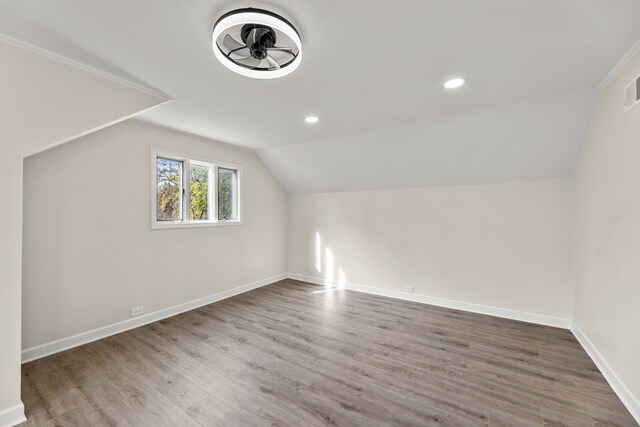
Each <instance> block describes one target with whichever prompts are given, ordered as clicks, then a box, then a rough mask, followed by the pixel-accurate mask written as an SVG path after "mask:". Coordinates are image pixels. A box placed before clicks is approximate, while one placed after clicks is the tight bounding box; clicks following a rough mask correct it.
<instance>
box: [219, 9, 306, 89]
mask: <svg viewBox="0 0 640 427" xmlns="http://www.w3.org/2000/svg"><path fill="white" fill-rule="evenodd" d="M213 52H214V54H215V55H216V57H217V58H218V60H220V62H222V64H223V65H224V66H225V67H227V68H228V69H230V70H232V71H235V72H236V73H238V74H241V75H243V76H246V77H253V78H256V79H274V78H277V77H282V76H286V75H287V74H290V73H291V72H293V70H295V69H296V68H297V67H298V65H300V61H301V60H302V41H301V40H300V35H299V34H298V31H297V30H296V29H295V27H294V26H293V25H291V23H290V22H289V21H287V20H286V19H284V18H283V17H281V16H279V15H276V14H275V13H272V12H269V11H267V10H262V9H254V8H245V9H237V10H234V11H231V12H229V13H225V14H224V15H222V16H221V17H220V19H218V21H217V22H216V23H215V25H214V26H213Z"/></svg>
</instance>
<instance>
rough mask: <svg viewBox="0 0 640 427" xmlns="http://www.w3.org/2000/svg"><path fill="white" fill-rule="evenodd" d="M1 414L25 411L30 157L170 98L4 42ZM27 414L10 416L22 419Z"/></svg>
mask: <svg viewBox="0 0 640 427" xmlns="http://www.w3.org/2000/svg"><path fill="white" fill-rule="evenodd" d="M0 63H1V64H2V66H0V94H2V96H1V98H0V151H1V153H2V154H1V155H0V182H2V209H0V379H1V380H0V413H2V412H3V411H4V410H5V409H6V408H12V407H14V406H16V405H20V310H21V309H20V295H21V291H20V269H21V255H22V251H21V243H22V242H21V240H22V239H21V234H22V233H21V223H22V158H23V157H24V156H25V155H26V154H27V153H32V152H34V151H38V150H42V149H45V148H47V147H49V146H52V145H55V144H58V143H60V142H63V141H65V140H67V139H68V138H72V137H73V136H75V135H78V134H82V133H85V132H88V131H90V130H92V129H95V128H97V127H100V126H103V125H105V124H106V123H111V122H113V121H117V120H119V119H121V118H122V117H124V116H129V115H131V114H134V113H136V112H138V111H140V110H143V109H147V108H150V107H152V106H154V105H157V104H158V103H162V102H164V101H165V100H166V99H160V98H158V97H156V96H154V95H151V94H148V93H142V92H139V91H137V90H134V89H133V88H131V87H126V86H123V85H121V84H118V83H115V82H113V81H111V80H107V79H104V78H102V77H98V76H96V75H93V74H90V73H87V72H85V71H81V70H78V69H76V68H73V67H70V66H68V65H64V64H61V63H59V62H56V61H52V60H50V59H47V58H44V57H42V56H39V55H36V54H33V53H31V52H27V51H25V50H23V49H20V48H17V47H15V46H11V45H9V44H6V43H3V42H0ZM19 415H20V414H19V411H15V412H12V413H9V414H6V417H5V418H3V420H2V421H3V422H4V420H7V422H9V419H11V417H14V418H13V420H16V419H18V418H15V417H17V416H19Z"/></svg>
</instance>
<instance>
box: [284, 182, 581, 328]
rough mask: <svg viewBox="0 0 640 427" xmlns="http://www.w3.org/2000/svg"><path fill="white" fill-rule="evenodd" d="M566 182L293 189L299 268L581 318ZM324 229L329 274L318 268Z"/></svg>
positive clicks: (293, 259)
mask: <svg viewBox="0 0 640 427" xmlns="http://www.w3.org/2000/svg"><path fill="white" fill-rule="evenodd" d="M569 190H570V186H569V183H568V182H566V181H556V182H543V183H523V184H504V185H491V186H471V187H446V188H427V189H409V190H389V191H371V192H352V193H330V194H313V195H299V196H291V197H290V201H289V218H290V220H289V252H288V269H289V271H290V272H293V273H298V274H304V275H310V276H321V277H326V275H327V273H328V272H327V268H326V267H327V266H326V264H327V262H326V258H327V256H326V255H327V253H326V251H327V249H328V250H329V251H330V252H331V254H332V256H333V271H330V272H329V273H328V274H332V275H333V277H334V278H335V279H339V276H340V270H342V272H343V274H344V276H345V278H346V281H347V282H350V283H355V284H360V285H368V286H374V287H380V288H387V289H394V290H402V287H403V285H412V286H414V287H415V292H416V293H420V294H425V295H428V296H432V297H440V298H447V299H452V300H458V301H462V302H470V303H475V304H483V305H488V306H494V307H500V308H507V309H511V310H519V311H524V312H529V313H535V314H542V315H549V316H556V317H561V318H566V319H569V318H571V226H570V216H571V214H570V196H569ZM316 233H318V234H319V236H320V238H321V245H322V256H323V261H322V271H321V272H319V271H317V269H316V241H315V239H316V237H315V236H316Z"/></svg>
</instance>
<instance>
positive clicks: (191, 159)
mask: <svg viewBox="0 0 640 427" xmlns="http://www.w3.org/2000/svg"><path fill="white" fill-rule="evenodd" d="M158 157H160V158H163V159H168V160H175V161H179V162H182V181H183V182H182V183H181V186H182V188H181V190H182V193H183V196H182V197H184V198H183V200H182V218H183V219H182V220H181V221H158V220H157V219H156V209H157V202H158V199H157V185H158V183H157V171H156V167H157V159H158ZM192 163H193V164H196V165H204V166H211V173H210V174H209V188H210V189H211V191H210V192H209V200H208V202H209V219H208V220H206V221H190V220H189V216H190V212H191V206H190V204H191V197H190V196H189V188H188V187H189V183H190V182H191V164H192ZM219 167H220V168H224V169H233V170H235V171H236V176H237V189H236V198H237V210H238V212H237V213H238V218H237V219H230V220H219V219H218V168H219ZM242 187H243V176H242V165H238V164H234V163H228V162H221V161H218V160H212V159H207V158H204V157H200V156H192V155H190V154H183V153H176V152H173V151H165V150H158V149H155V148H154V149H152V150H151V228H152V229H154V230H162V229H168V228H195V227H220V226H230V225H242V200H243V196H242Z"/></svg>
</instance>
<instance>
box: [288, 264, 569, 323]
mask: <svg viewBox="0 0 640 427" xmlns="http://www.w3.org/2000/svg"><path fill="white" fill-rule="evenodd" d="M287 277H288V278H290V279H294V280H300V281H303V282H309V283H313V284H316V285H327V280H326V279H324V278H322V277H315V276H306V275H304V274H297V273H288V275H287ZM330 285H331V286H336V287H342V288H344V289H347V290H351V291H356V292H363V293H367V294H373V295H379V296H383V297H389V298H396V299H401V300H405V301H412V302H419V303H423V304H429V305H436V306H438V307H446V308H451V309H454V310H462V311H469V312H471V313H478V314H486V315H489V316H496V317H502V318H505V319H511V320H519V321H521V322H529V323H535V324H538V325H544V326H553V327H556V328H562V329H570V328H571V320H570V319H563V318H561V317H554V316H547V315H544V314H536V313H528V312H525V311H517V310H510V309H507V308H501V307H493V306H488V305H482V304H474V303H470V302H464V301H456V300H450V299H446V298H437V297H431V296H428V295H421V294H414V293H409V292H402V291H396V290H392V289H383V288H377V287H374V286H365V285H358V284H355V283H339V282H338V281H335V280H334V281H332V282H331V283H330Z"/></svg>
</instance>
